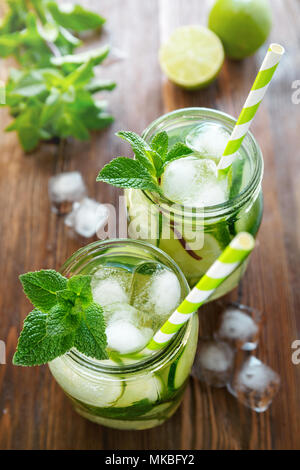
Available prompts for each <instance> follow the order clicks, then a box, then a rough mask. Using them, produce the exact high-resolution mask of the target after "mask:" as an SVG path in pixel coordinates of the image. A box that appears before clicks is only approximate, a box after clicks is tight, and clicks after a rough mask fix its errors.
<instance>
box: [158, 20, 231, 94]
mask: <svg viewBox="0 0 300 470" xmlns="http://www.w3.org/2000/svg"><path fill="white" fill-rule="evenodd" d="M159 60H160V65H161V68H162V70H163V71H164V73H165V74H166V75H167V77H168V78H169V79H170V80H171V81H172V82H174V83H176V84H177V85H179V86H181V87H183V88H187V89H196V88H202V87H205V86H207V85H209V84H210V83H211V82H212V81H213V80H214V79H215V78H216V77H217V75H218V73H219V71H220V69H221V67H222V64H223V61H224V49H223V46H222V43H221V41H220V39H219V38H218V36H216V34H215V33H213V32H212V31H211V30H209V29H207V28H205V27H204V26H182V27H180V28H178V29H176V30H175V31H174V32H173V33H172V35H171V36H170V38H169V39H168V41H167V42H166V43H165V44H163V45H162V47H161V49H160V51H159Z"/></svg>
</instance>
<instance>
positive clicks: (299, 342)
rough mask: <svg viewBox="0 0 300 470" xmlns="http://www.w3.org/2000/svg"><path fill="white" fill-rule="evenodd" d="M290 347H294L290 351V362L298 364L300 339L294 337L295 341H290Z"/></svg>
mask: <svg viewBox="0 0 300 470" xmlns="http://www.w3.org/2000/svg"><path fill="white" fill-rule="evenodd" d="M291 348H292V349H295V351H294V352H293V353H292V363H293V364H294V365H295V366H298V365H299V364H300V339H295V341H293V342H292V345H291Z"/></svg>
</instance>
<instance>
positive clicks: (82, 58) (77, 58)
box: [51, 46, 110, 70]
mask: <svg viewBox="0 0 300 470" xmlns="http://www.w3.org/2000/svg"><path fill="white" fill-rule="evenodd" d="M109 51H110V47H109V46H103V47H98V48H95V49H91V50H89V51H85V52H80V53H78V54H68V55H65V56H62V57H52V58H51V64H53V65H57V66H58V67H63V66H70V65H73V66H76V67H78V65H82V64H86V63H87V62H89V61H92V63H93V65H98V64H100V63H101V62H102V61H103V60H104V59H105V58H106V57H107V56H108V54H109ZM68 69H70V67H69V68H68ZM68 69H67V70H68Z"/></svg>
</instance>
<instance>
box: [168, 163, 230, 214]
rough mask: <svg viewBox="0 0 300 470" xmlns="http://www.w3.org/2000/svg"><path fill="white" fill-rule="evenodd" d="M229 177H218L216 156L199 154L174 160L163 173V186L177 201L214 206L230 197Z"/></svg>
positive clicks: (171, 197)
mask: <svg viewBox="0 0 300 470" xmlns="http://www.w3.org/2000/svg"><path fill="white" fill-rule="evenodd" d="M227 186H228V184H227V178H222V179H218V178H217V167H216V164H215V162H214V161H213V160H209V159H201V158H197V157H195V156H190V157H185V158H179V159H178V160H174V161H172V162H170V163H169V164H168V165H167V166H166V169H165V172H164V174H163V176H162V181H161V188H162V191H163V193H164V195H165V196H166V197H167V198H168V199H170V200H171V201H173V202H176V203H178V204H182V205H184V206H188V207H204V206H212V205H216V204H220V203H222V202H225V201H226V200H227V199H228V188H227Z"/></svg>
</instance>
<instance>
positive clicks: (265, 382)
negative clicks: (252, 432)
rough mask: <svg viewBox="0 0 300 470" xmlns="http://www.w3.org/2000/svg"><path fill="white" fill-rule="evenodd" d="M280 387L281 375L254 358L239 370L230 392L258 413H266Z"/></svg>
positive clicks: (229, 387) (229, 386)
mask: <svg viewBox="0 0 300 470" xmlns="http://www.w3.org/2000/svg"><path fill="white" fill-rule="evenodd" d="M279 385H280V377H279V375H278V374H277V373H276V372H275V371H274V370H272V369H271V368H270V367H269V366H267V365H266V364H264V363H263V362H261V361H260V360H259V359H257V358H256V357H254V356H251V357H249V358H248V359H246V361H245V362H244V363H243V365H242V367H241V368H240V370H238V371H237V372H236V373H235V375H234V378H233V380H232V382H231V383H230V384H229V385H228V390H229V391H230V393H232V394H233V395H234V396H235V397H236V398H237V399H238V400H239V401H240V402H241V403H243V404H244V405H246V406H247V407H249V408H252V409H253V410H254V411H257V412H258V413H260V412H263V411H266V410H267V409H268V407H269V406H270V404H271V402H272V400H273V398H274V396H275V395H276V393H277V392H278V389H279Z"/></svg>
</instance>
